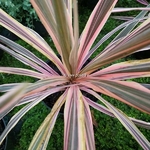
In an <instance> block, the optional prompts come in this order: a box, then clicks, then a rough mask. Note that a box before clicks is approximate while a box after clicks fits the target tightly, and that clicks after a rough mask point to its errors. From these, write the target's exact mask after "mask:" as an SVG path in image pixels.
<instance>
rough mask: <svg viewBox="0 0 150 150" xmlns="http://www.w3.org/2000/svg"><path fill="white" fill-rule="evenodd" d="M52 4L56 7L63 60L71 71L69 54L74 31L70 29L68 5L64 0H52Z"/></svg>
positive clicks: (55, 13)
mask: <svg viewBox="0 0 150 150" xmlns="http://www.w3.org/2000/svg"><path fill="white" fill-rule="evenodd" d="M52 4H53V8H54V17H55V19H56V27H57V31H58V35H57V36H58V39H59V44H60V47H61V51H62V53H61V54H62V60H63V62H64V64H65V65H66V67H67V68H68V70H69V72H71V67H70V63H69V55H70V52H71V49H72V45H73V33H72V32H73V31H72V30H71V29H70V26H72V25H71V24H70V23H69V19H68V18H67V16H68V12H67V10H66V5H65V3H64V1H60V0H52ZM69 25H70V26H69Z"/></svg>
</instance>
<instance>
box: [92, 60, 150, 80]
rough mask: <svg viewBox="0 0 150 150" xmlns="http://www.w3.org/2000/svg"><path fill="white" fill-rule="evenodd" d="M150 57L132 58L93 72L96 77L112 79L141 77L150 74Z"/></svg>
mask: <svg viewBox="0 0 150 150" xmlns="http://www.w3.org/2000/svg"><path fill="white" fill-rule="evenodd" d="M149 66H150V59H144V60H132V61H126V62H122V63H118V64H114V65H111V66H109V67H107V68H104V69H102V70H100V71H97V72H96V73H93V74H91V76H94V77H100V78H103V79H108V80H109V79H111V80H124V79H131V78H139V77H149V76H150V67H149Z"/></svg>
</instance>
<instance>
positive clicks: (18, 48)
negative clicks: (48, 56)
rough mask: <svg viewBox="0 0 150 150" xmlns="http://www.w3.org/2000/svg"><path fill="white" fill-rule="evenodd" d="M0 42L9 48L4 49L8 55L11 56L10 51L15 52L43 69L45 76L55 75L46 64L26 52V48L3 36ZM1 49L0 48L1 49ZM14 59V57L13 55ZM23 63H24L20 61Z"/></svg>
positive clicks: (0, 37)
mask: <svg viewBox="0 0 150 150" xmlns="http://www.w3.org/2000/svg"><path fill="white" fill-rule="evenodd" d="M0 41H1V42H2V43H3V44H5V45H7V46H8V47H9V49H8V48H4V50H6V51H7V52H8V53H9V54H12V53H11V52H10V51H12V50H13V51H14V52H16V53H17V54H20V55H21V56H24V57H26V59H27V58H28V59H29V60H31V61H33V62H34V63H36V65H39V66H41V67H42V68H44V69H45V71H44V72H46V71H47V72H48V73H47V74H49V73H52V74H57V73H56V72H55V71H54V70H53V69H52V68H51V67H50V66H49V65H48V64H46V63H45V62H44V61H43V60H41V59H40V58H39V57H37V56H36V55H34V54H33V53H32V52H30V51H29V50H27V49H26V48H24V47H22V46H20V45H19V44H17V43H16V42H13V41H11V40H9V39H7V38H5V37H3V36H0ZM1 48H2V47H1ZM13 54H14V55H13V56H14V57H15V53H13ZM22 62H24V61H22ZM26 63H27V62H26ZM30 66H31V67H32V64H31V63H30ZM33 68H34V66H33ZM34 69H35V68H34ZM37 70H38V71H39V70H42V69H41V68H39V69H38V68H37Z"/></svg>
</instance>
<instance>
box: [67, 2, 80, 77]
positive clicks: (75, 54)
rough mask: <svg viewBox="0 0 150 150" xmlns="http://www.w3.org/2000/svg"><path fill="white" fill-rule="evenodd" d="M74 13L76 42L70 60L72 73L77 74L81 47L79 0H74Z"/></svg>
mask: <svg viewBox="0 0 150 150" xmlns="http://www.w3.org/2000/svg"><path fill="white" fill-rule="evenodd" d="M73 4H74V5H73V7H74V9H73V15H74V20H73V21H74V43H73V47H72V50H71V52H70V56H69V62H70V65H71V69H72V70H71V73H72V74H76V73H77V72H76V71H77V70H76V68H77V64H78V60H77V59H78V48H79V22H78V7H77V1H76V0H73Z"/></svg>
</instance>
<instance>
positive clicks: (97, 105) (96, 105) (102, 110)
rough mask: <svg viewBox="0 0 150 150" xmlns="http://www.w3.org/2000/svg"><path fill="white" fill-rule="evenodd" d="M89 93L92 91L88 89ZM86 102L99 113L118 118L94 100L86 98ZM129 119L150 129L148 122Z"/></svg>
mask: <svg viewBox="0 0 150 150" xmlns="http://www.w3.org/2000/svg"><path fill="white" fill-rule="evenodd" d="M88 91H91V90H89V89H88V90H87V89H86V92H88ZM86 101H87V102H88V104H89V105H90V106H91V107H93V108H95V109H97V110H98V111H100V112H102V113H104V114H106V115H109V116H111V117H115V118H116V116H115V115H114V114H113V113H112V112H111V111H110V110H109V109H108V108H107V107H105V106H103V105H101V104H98V103H95V102H93V101H92V100H90V99H89V98H87V97H86ZM129 118H130V119H131V120H132V121H133V123H134V124H136V125H138V126H139V127H143V128H146V129H150V122H146V121H143V120H139V119H135V118H132V117H129Z"/></svg>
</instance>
